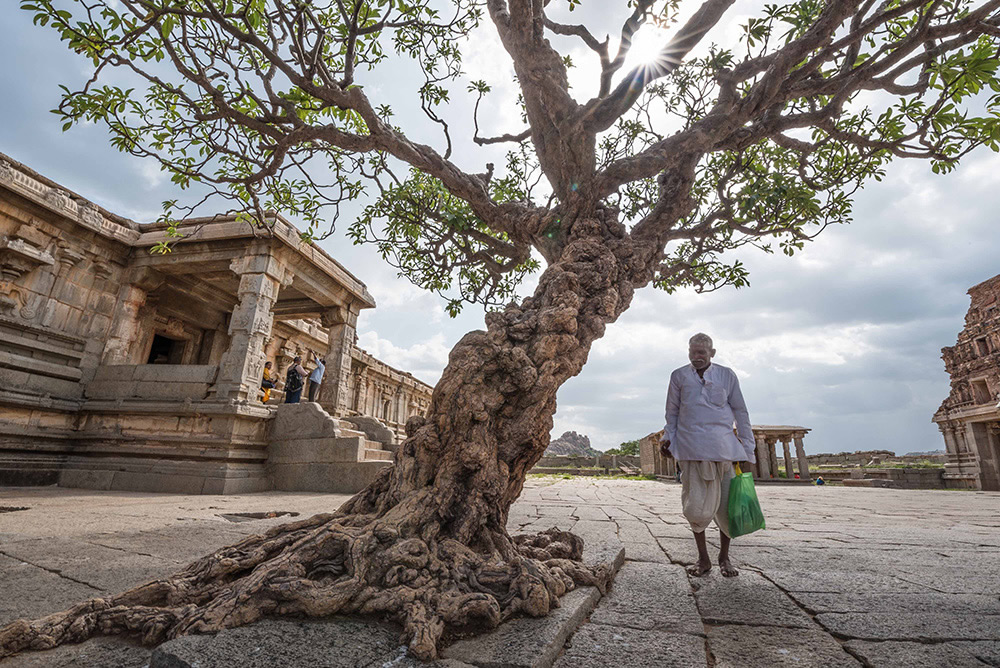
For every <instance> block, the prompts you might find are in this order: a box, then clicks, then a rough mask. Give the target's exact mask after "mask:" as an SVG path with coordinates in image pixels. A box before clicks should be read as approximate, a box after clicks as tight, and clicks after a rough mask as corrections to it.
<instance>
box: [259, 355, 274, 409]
mask: <svg viewBox="0 0 1000 668" xmlns="http://www.w3.org/2000/svg"><path fill="white" fill-rule="evenodd" d="M260 387H261V389H262V390H264V396H263V397H261V400H260V401H261V403H263V404H266V403H267V402H268V401H270V400H271V389H272V388H273V387H274V380H272V379H271V360H268V361H266V362H264V373H263V374H261V379H260Z"/></svg>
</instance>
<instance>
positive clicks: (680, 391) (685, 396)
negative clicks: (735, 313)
mask: <svg viewBox="0 0 1000 668" xmlns="http://www.w3.org/2000/svg"><path fill="white" fill-rule="evenodd" d="M714 356H715V349H714V348H713V347H712V338H711V337H710V336H708V335H707V334H695V335H694V336H692V337H691V340H690V341H689V342H688V359H689V360H690V361H691V363H690V364H687V365H685V366H682V367H681V368H679V369H676V370H675V371H674V372H673V373H672V374H670V386H669V388H668V389H667V410H666V422H667V423H666V426H665V427H664V428H663V436H661V437H660V452H661V453H662V454H663V456H664V457H673V458H674V459H676V460H677V461H678V462H680V463H681V485H682V487H681V505H682V509H683V513H684V518H685V519H687V521H688V522H689V523H690V524H691V530H692V531H693V532H694V541H695V543H696V544H697V546H698V563H697V564H695V565H694V566H692V567H690V568H689V569H688V573H689V574H691V575H693V576H695V577H700V576H702V575H705V574H706V573H708V572H709V571H711V570H712V559H711V558H710V557H709V556H708V546H707V545H706V544H705V530H706V529H707V528H708V527H709V525H710V524H711V523H712V520H713V519H714V520H715V524H716V525H717V526H718V527H719V544H720V548H719V569H720V570H721V571H722V574H723V575H724V576H725V577H734V576H736V575H739V571H737V570H736V568H734V567H733V565H732V563H730V561H729V515H728V505H729V482H730V481H731V480H732V479H733V476H734V472H733V465H734V464H737V463H739V462H751V463H753V462H756V461H757V459H756V456H755V454H754V449H755V448H754V438H753V431H752V430H751V427H750V415H749V413H748V412H747V405H746V402H744V401H743V394H742V392H740V383H739V381H738V380H737V379H736V374H735V373H734V372H733V370H732V369H728V368H726V367H724V366H720V365H718V364H712V358H713V357H714ZM734 422H735V423H736V433H735V434H734V433H733V423H734Z"/></svg>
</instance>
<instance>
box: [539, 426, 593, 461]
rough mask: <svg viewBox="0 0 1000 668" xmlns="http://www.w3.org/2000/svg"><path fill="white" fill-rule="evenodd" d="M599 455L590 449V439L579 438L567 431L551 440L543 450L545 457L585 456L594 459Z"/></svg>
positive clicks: (574, 433)
mask: <svg viewBox="0 0 1000 668" xmlns="http://www.w3.org/2000/svg"><path fill="white" fill-rule="evenodd" d="M599 454H601V453H600V452H598V451H597V450H595V449H594V448H592V447H590V438H588V437H587V436H581V435H580V434H578V433H576V432H575V431H567V432H566V433H565V434H563V435H562V436H560V437H559V438H556V439H553V440H551V441H550V442H549V447H547V448H545V456H546V457H552V456H555V455H587V456H590V457H596V456H597V455H599Z"/></svg>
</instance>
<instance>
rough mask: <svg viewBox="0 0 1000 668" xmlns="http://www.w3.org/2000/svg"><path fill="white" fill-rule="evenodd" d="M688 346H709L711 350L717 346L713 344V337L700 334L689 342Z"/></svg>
mask: <svg viewBox="0 0 1000 668" xmlns="http://www.w3.org/2000/svg"><path fill="white" fill-rule="evenodd" d="M688 346H708V348H709V350H711V349H714V348H715V346H714V345H713V344H712V337H711V336H709V335H708V334H703V333H701V332H698V333H697V334H695V335H694V336H692V337H691V339H690V340H689V341H688Z"/></svg>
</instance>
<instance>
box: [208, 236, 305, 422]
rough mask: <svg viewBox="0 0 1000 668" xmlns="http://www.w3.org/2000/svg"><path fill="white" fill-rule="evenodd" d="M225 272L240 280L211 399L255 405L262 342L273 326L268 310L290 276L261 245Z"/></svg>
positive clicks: (258, 391) (238, 259)
mask: <svg viewBox="0 0 1000 668" xmlns="http://www.w3.org/2000/svg"><path fill="white" fill-rule="evenodd" d="M229 268H230V269H232V270H233V272H235V273H236V275H238V276H239V277H240V287H239V292H238V293H237V294H238V296H239V302H238V303H237V304H236V308H235V309H234V310H233V314H232V316H231V317H230V319H229V348H228V349H227V350H226V352H225V354H223V356H222V360H221V362H220V364H219V375H218V377H217V379H216V381H215V386H214V387H213V388H212V395H213V396H214V397H215V398H216V399H221V400H229V401H231V402H233V403H236V402H242V401H259V394H260V379H261V374H262V373H263V370H264V341H265V340H267V337H269V336H270V335H271V326H272V325H273V323H274V316H273V314H272V313H271V308H272V307H273V306H274V302H275V301H276V300H277V298H278V290H279V289H280V288H281V286H282V285H283V284H285V285H287V284H288V283H289V282H290V280H291V274H290V273H289V272H287V271H286V269H285V265H284V263H282V262H281V261H280V260H279V259H278V258H276V257H275V256H274V255H272V254H271V251H270V249H269V248H268V247H267V246H266V245H263V244H261V245H254V246H251V248H250V250H248V252H247V254H246V255H244V256H243V257H240V258H237V259H235V260H233V261H232V263H231V264H230V266H229ZM286 274H288V276H287V277H286ZM286 279H287V280H286Z"/></svg>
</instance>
